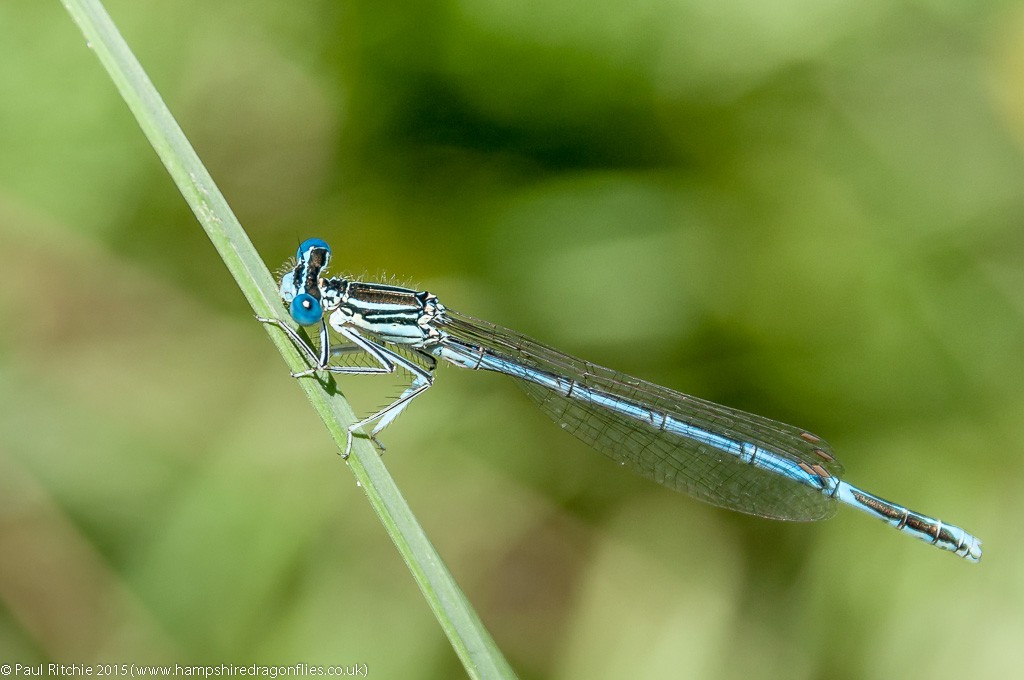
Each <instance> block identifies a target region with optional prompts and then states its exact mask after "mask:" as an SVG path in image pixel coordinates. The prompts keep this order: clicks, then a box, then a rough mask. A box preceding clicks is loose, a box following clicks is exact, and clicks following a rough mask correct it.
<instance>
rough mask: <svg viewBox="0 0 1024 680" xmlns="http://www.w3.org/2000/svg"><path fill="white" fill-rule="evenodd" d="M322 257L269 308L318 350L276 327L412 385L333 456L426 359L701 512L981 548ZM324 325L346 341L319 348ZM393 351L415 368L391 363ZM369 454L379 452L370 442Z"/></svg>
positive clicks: (631, 388) (786, 428)
mask: <svg viewBox="0 0 1024 680" xmlns="http://www.w3.org/2000/svg"><path fill="white" fill-rule="evenodd" d="M330 258H331V249H330V246H328V245H327V243H326V242H324V241H322V240H320V239H308V240H306V241H304V242H303V243H302V244H301V245H300V246H299V249H298V251H297V253H296V261H295V264H294V266H293V267H290V268H289V269H288V270H287V271H286V272H285V273H284V276H283V277H282V280H281V298H282V299H283V300H284V302H285V305H286V306H287V308H288V310H289V313H290V315H291V317H292V319H293V320H294V321H295V322H296V323H298V324H299V325H301V326H314V325H318V326H319V347H318V348H317V349H315V348H313V347H311V346H310V344H309V343H307V342H306V341H305V340H304V339H303V337H302V336H301V335H299V333H298V332H297V331H296V330H295V329H294V328H292V327H291V326H290V325H288V324H286V323H284V322H283V321H281V320H279V319H264V318H260V321H262V322H264V323H269V324H274V325H276V326H278V327H280V328H281V329H282V330H284V332H285V333H287V334H288V336H289V337H290V338H291V339H292V341H293V342H294V343H295V344H296V346H297V347H298V348H299V349H300V350H301V351H302V352H303V353H304V354H305V355H306V356H307V358H308V359H309V360H310V362H311V363H312V368H310V369H308V370H306V371H302V372H300V373H295V374H293V375H294V376H295V377H302V376H309V375H314V374H316V373H317V372H318V371H325V372H329V373H346V374H370V373H394V372H395V371H396V370H397V369H399V368H401V369H402V370H404V371H407V372H408V373H409V374H410V375H411V376H412V382H411V384H410V385H409V387H408V388H407V389H406V390H405V391H404V392H402V394H401V395H400V396H399V397H398V398H397V399H395V400H394V401H393V402H392V403H390V404H388V405H387V406H386V407H384V408H383V409H381V410H379V411H377V412H376V413H374V414H372V415H370V416H368V417H366V418H363V419H362V420H360V421H359V422H357V423H354V424H352V425H351V426H350V427H349V428H348V442H347V445H346V448H345V453H344V456H345V457H346V458H347V457H348V454H349V451H350V450H351V447H352V436H353V433H354V432H355V431H356V430H359V429H361V428H362V427H363V426H366V425H369V424H371V423H376V424H375V425H374V427H373V429H372V431H371V432H370V435H369V436H370V438H371V439H373V440H374V441H376V436H377V435H378V434H379V433H380V431H381V430H383V429H384V428H385V427H387V426H388V425H389V424H390V423H391V422H392V421H393V420H394V419H395V417H397V416H398V414H399V413H401V412H402V410H403V409H405V408H406V407H407V406H408V405H409V404H410V403H411V402H412V400H413V399H415V398H416V397H417V396H419V395H421V394H423V392H424V391H426V390H427V388H429V387H430V386H431V384H433V381H434V371H435V369H436V367H437V360H438V359H441V360H443V361H445V362H448V363H450V364H454V365H456V366H460V367H462V368H469V369H474V370H484V371H493V372H496V373H503V374H505V375H508V376H511V377H513V378H516V379H517V382H518V384H519V385H520V386H521V387H522V388H523V389H524V390H525V391H526V393H527V394H528V395H529V396H530V397H531V398H532V399H533V400H534V401H536V402H537V403H538V404H539V405H540V407H541V409H542V410H543V411H544V413H546V414H547V415H548V416H549V417H550V418H552V419H553V420H554V421H555V422H556V423H558V424H559V425H561V427H562V429H564V430H566V431H568V432H570V433H571V434H573V435H575V436H576V437H577V438H579V439H581V440H582V441H584V442H586V443H587V444H589V445H590V446H592V447H593V448H595V449H597V450H598V451H600V452H601V453H603V454H605V455H606V456H608V457H609V458H611V459H612V460H614V461H616V462H618V463H620V464H621V465H623V466H625V467H627V468H629V469H630V470H632V471H633V472H635V473H637V474H639V475H641V476H643V477H646V478H648V479H652V480H654V481H655V482H658V483H659V484H662V485H664V486H667V487H668V488H670V489H674V490H676V491H681V492H684V493H687V494H689V495H691V496H693V497H694V498H697V499H699V500H702V501H706V502H708V503H712V504H714V505H718V506H721V507H724V508H729V509H731V510H738V511H740V512H745V513H749V514H752V515H759V516H761V517H767V518H771V519H783V520H818V519H825V518H827V517H831V516H832V515H833V514H834V513H835V511H836V507H837V506H838V504H839V503H845V504H847V505H851V506H853V507H854V508H857V509H858V510H862V511H864V512H866V513H868V514H869V515H872V516H874V517H877V518H879V519H881V520H883V521H884V522H886V523H887V524H889V525H890V526H893V527H895V528H896V529H897V530H899V531H902V532H904V533H907V534H910V535H911V536H914V537H916V538H919V539H921V540H923V541H927V542H928V543H931V544H932V545H934V546H937V547H939V548H942V549H943V550H949V551H952V552H954V553H956V554H957V555H959V556H961V557H964V558H966V559H968V560H970V561H972V562H977V561H978V560H979V559H980V558H981V541H980V540H979V539H977V538H976V537H974V536H972V535H971V534H969V533H967V532H966V531H964V530H963V529H961V528H959V527H956V526H953V525H950V524H944V523H942V522H940V521H939V520H937V519H933V518H931V517H928V516H926V515H922V514H919V513H916V512H913V511H911V510H908V509H907V508H904V507H902V506H900V505H897V504H895V503H891V502H889V501H887V500H884V499H882V498H879V497H878V496H874V495H872V494H869V493H867V492H866V491H861V490H860V489H858V488H857V487H855V486H853V485H851V484H848V483H847V482H845V481H843V480H842V479H840V476H841V475H842V473H843V467H842V465H840V463H839V461H838V460H836V458H835V456H834V455H833V453H832V449H831V447H830V446H829V445H828V444H827V443H826V442H825V441H824V440H822V439H821V438H820V437H818V436H816V435H813V434H811V433H810V432H807V431H806V430H802V429H800V428H798V427H793V426H792V425H786V424H783V423H780V422H777V421H774V420H771V419H769V418H764V417H761V416H756V415H753V414H750V413H744V412H743V411H738V410H736V409H732V408H728V407H726V406H720V405H718V404H715V403H712V402H709V401H705V400H703V399H698V398H697V397H691V396H689V395H686V394H682V393H680V392H675V391H673V390H670V389H668V388H665V387H659V386H658V385H655V384H652V383H649V382H646V381H644V380H640V379H638V378H633V377H630V376H627V375H624V374H622V373H617V372H615V371H612V370H609V369H607V368H602V367H601V366H597V365H596V364H592V363H590V362H588V361H584V360H582V359H577V358H576V357H573V356H570V355H568V354H565V353H564V352H560V351H558V350H556V349H554V348H551V347H548V346H546V345H542V344H540V343H538V342H536V341H534V340H531V339H529V338H527V337H525V336H523V335H520V334H519V333H516V332H515V331H511V330H508V329H506V328H502V327H500V326H496V325H494V324H490V323H487V322H485V321H480V320H478V319H475V318H473V317H471V316H468V315H465V314H460V313H458V312H455V311H454V310H450V309H447V308H446V307H445V306H444V305H442V304H441V303H440V302H439V301H438V300H437V297H435V296H434V295H432V294H430V293H428V292H426V291H416V290H412V289H408V288H400V287H397V286H391V285H384V284H378V283H365V282H361V281H353V280H349V279H344V278H337V277H331V278H325V277H324V276H323V274H324V270H325V269H326V267H327V265H328V263H329V262H330ZM328 325H329V326H330V328H333V329H334V331H335V332H336V333H337V334H338V335H340V336H341V337H342V338H344V340H346V341H348V343H351V344H348V345H341V346H332V345H331V342H330V336H329V331H328ZM353 350H354V351H362V352H365V353H366V355H367V356H368V357H369V358H370V360H371V362H370V363H372V364H373V365H369V366H347V365H345V366H341V365H337V363H332V362H331V360H332V358H333V357H334V356H335V355H336V354H338V353H341V352H347V351H353ZM396 350H402V351H404V352H405V353H407V354H408V355H409V356H412V357H415V358H416V361H413V360H411V359H410V358H408V357H407V356H404V355H403V353H402V351H396ZM378 444H379V442H378Z"/></svg>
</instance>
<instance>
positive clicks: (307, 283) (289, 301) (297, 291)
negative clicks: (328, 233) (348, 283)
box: [281, 238, 331, 326]
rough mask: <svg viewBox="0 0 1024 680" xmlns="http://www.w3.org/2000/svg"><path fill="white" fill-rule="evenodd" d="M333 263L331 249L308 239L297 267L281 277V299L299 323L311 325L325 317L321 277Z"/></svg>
mask: <svg viewBox="0 0 1024 680" xmlns="http://www.w3.org/2000/svg"><path fill="white" fill-rule="evenodd" d="M330 261H331V247H330V246H329V245H327V242H326V241H324V240H323V239H319V238H308V239H306V240H305V241H303V242H302V243H301V244H299V249H298V250H297V251H296V252H295V265H294V267H292V268H291V269H289V270H288V271H286V272H285V273H284V275H283V276H282V277H281V299H282V300H284V303H285V305H286V306H287V307H288V313H289V314H291V316H292V319H294V320H295V322H296V323H298V324H300V325H303V326H309V325H312V324H315V323H317V322H318V321H320V319H321V318H323V314H324V310H323V305H321V304H320V274H321V272H323V270H324V269H326V268H327V264H328V263H329V262H330Z"/></svg>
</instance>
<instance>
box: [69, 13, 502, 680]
mask: <svg viewBox="0 0 1024 680" xmlns="http://www.w3.org/2000/svg"><path fill="white" fill-rule="evenodd" d="M62 1H63V3H64V6H65V7H66V8H67V10H68V12H69V13H70V14H71V16H72V18H73V19H74V20H75V22H76V23H77V24H78V26H79V27H80V28H81V29H82V33H84V34H85V38H86V41H87V43H88V45H89V46H90V47H91V48H92V49H93V50H94V51H95V52H96V55H97V56H98V57H99V59H100V61H101V62H102V64H103V66H104V67H105V68H106V70H107V72H108V73H109V74H110V77H111V79H112V80H113V81H114V84H115V85H116V86H117V89H118V90H119V91H120V93H121V96H122V97H123V98H124V100H125V102H126V103H127V104H128V108H129V109H131V111H132V113H133V114H134V115H135V118H136V119H137V120H138V122H139V126H140V127H141V128H142V131H143V132H144V133H145V135H146V137H147V138H148V139H149V141H150V143H151V144H152V145H153V148H154V149H155V150H156V152H157V154H158V155H159V156H160V160H161V161H163V163H164V165H165V166H166V167H167V171H168V172H169V173H170V175H171V177H172V178H173V179H174V182H175V183H176V184H177V185H178V189H179V190H180V191H181V194H182V196H184V197H185V200H186V201H187V202H188V204H189V206H191V208H192V211H193V212H194V213H195V215H196V217H197V218H198V219H199V223H200V224H201V225H202V226H203V229H205V230H206V233H207V234H208V235H209V237H210V240H211V241H213V244H214V246H215V247H216V248H217V252H219V253H220V255H221V257H222V258H223V259H224V263H225V264H226V265H227V267H228V269H229V270H230V272H231V275H232V276H234V278H235V281H237V282H238V286H239V288H241V289H242V292H243V294H244V295H245V297H246V299H247V300H248V301H249V304H250V305H252V308H253V310H254V311H255V312H256V314H258V315H259V316H275V315H277V314H278V313H279V312H280V299H279V297H278V292H277V286H276V285H275V283H274V281H273V278H272V277H271V275H270V272H269V271H267V268H266V266H265V265H264V264H263V261H262V259H260V257H259V255H258V254H257V253H256V249H255V248H253V245H252V243H251V242H250V240H249V237H248V235H247V234H246V233H245V231H244V230H243V229H242V226H241V225H240V224H239V222H238V219H237V218H236V217H235V215H234V213H232V211H231V209H230V208H229V207H228V204H227V201H226V200H225V199H224V196H223V195H222V194H221V193H220V191H219V190H218V189H217V186H216V185H215V184H214V182H213V179H212V178H211V177H210V174H209V173H208V172H207V171H206V168H205V167H203V164H202V163H201V162H200V160H199V157H198V156H197V155H196V153H195V151H194V150H193V149H192V146H191V144H189V142H188V140H187V139H186V138H185V135H184V133H183V132H182V131H181V128H180V127H179V126H178V124H177V123H176V122H175V120H174V118H173V117H172V116H171V113H170V111H169V110H168V109H167V107H166V105H165V104H164V103H163V100H162V99H161V98H160V95H159V94H158V93H157V91H156V89H155V88H154V87H153V84H152V83H151V82H150V80H149V78H148V77H147V76H146V74H145V72H144V71H143V69H142V66H141V65H140V64H139V62H138V60H136V59H135V56H134V55H133V54H132V52H131V50H130V49H129V48H128V45H127V44H126V43H125V41H124V39H123V38H122V37H121V35H120V33H119V32H118V30H117V28H116V27H115V26H114V23H113V22H112V21H111V19H110V17H109V15H108V14H107V13H106V10H105V9H104V8H103V6H102V4H101V3H100V2H99V0H62ZM256 325H257V324H256V322H255V321H254V322H253V328H254V329H255V328H256ZM268 332H269V333H270V337H271V339H272V340H273V341H274V344H275V345H276V346H277V348H278V350H280V352H281V355H282V356H283V357H284V359H285V361H286V363H287V364H288V367H289V368H290V369H291V370H292V371H300V370H304V369H305V368H306V366H305V364H304V363H303V359H302V357H301V355H300V354H299V352H298V350H296V349H295V347H293V346H292V344H291V343H290V342H289V341H288V339H287V338H286V337H285V336H284V334H283V333H281V332H279V331H277V330H276V329H273V328H268ZM296 382H297V384H299V385H300V386H301V387H302V389H304V390H305V392H306V396H307V397H308V398H309V401H310V402H311V403H312V404H313V407H314V408H315V409H316V411H317V413H319V414H320V417H321V418H322V419H323V421H324V424H325V425H326V426H327V430H328V431H329V432H330V434H331V436H332V437H333V438H334V441H335V442H336V443H337V445H338V447H339V448H343V447H344V446H345V439H346V426H347V425H348V424H349V423H353V422H355V421H356V417H355V415H354V413H353V412H352V409H351V408H350V407H349V405H348V403H347V402H345V400H344V399H343V398H342V397H341V396H340V395H338V394H329V393H328V392H327V391H326V390H325V389H324V388H323V386H322V385H321V384H320V383H319V382H318V381H316V380H298V381H296ZM348 463H349V467H350V469H351V470H352V473H353V474H354V475H355V477H356V479H357V480H358V481H359V484H360V487H361V488H362V489H363V490H364V491H365V492H366V496H367V498H368V499H369V501H370V505H372V506H373V509H374V511H376V513H377V516H378V517H379V518H380V520H381V522H382V523H383V525H384V528H385V529H386V530H387V532H388V535H389V536H391V540H392V541H394V543H395V546H396V547H397V548H398V552H399V553H400V554H401V556H402V559H404V560H405V563H406V564H407V565H408V567H409V570H410V571H411V572H412V575H413V577H414V578H415V579H416V582H417V584H418V585H419V587H420V590H421V591H422V592H423V596H424V597H425V598H426V600H427V602H428V603H429V605H430V607H431V609H432V610H433V611H434V615H435V616H436V617H437V620H438V621H439V622H440V623H441V627H442V628H443V629H444V631H445V633H446V634H447V636H448V639H449V640H450V641H451V644H452V646H453V647H454V648H455V652H456V653H457V654H458V656H459V658H460V659H461V661H462V663H463V665H464V666H465V668H466V670H467V671H468V673H469V675H470V676H471V677H474V678H504V677H515V674H514V673H513V671H512V669H511V667H510V666H509V665H508V662H507V661H506V660H505V658H504V657H503V656H502V654H501V652H500V650H498V648H497V645H495V643H494V640H493V639H492V638H491V636H490V635H489V634H488V632H487V630H486V629H485V628H484V626H483V624H482V623H481V621H480V619H479V617H478V616H477V614H476V612H475V611H474V610H473V608H472V606H470V604H469V602H468V601H467V600H466V597H465V595H464V594H463V593H462V591H461V589H460V588H459V586H458V584H456V583H455V580H454V579H453V578H452V575H451V573H450V572H449V571H448V569H447V567H446V566H445V565H444V563H443V562H442V561H441V557H440V556H439V555H438V554H437V551H436V550H435V549H434V547H433V545H431V543H430V541H429V540H428V539H427V536H426V534H424V532H423V529H422V527H421V526H420V525H419V522H417V521H416V518H415V517H414V516H413V514H412V510H411V509H410V508H409V506H408V504H407V503H406V502H405V499H404V498H403V497H402V495H401V493H400V492H399V490H398V487H397V486H396V485H395V482H394V480H393V479H392V478H391V476H390V475H389V474H388V472H387V469H386V468H385V467H384V465H383V463H382V461H381V459H380V456H379V455H378V454H377V452H376V450H375V449H374V448H373V446H372V445H371V444H370V443H369V442H368V441H367V440H366V439H362V438H357V439H356V440H355V445H354V447H353V451H352V455H351V457H350V458H349V460H348Z"/></svg>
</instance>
